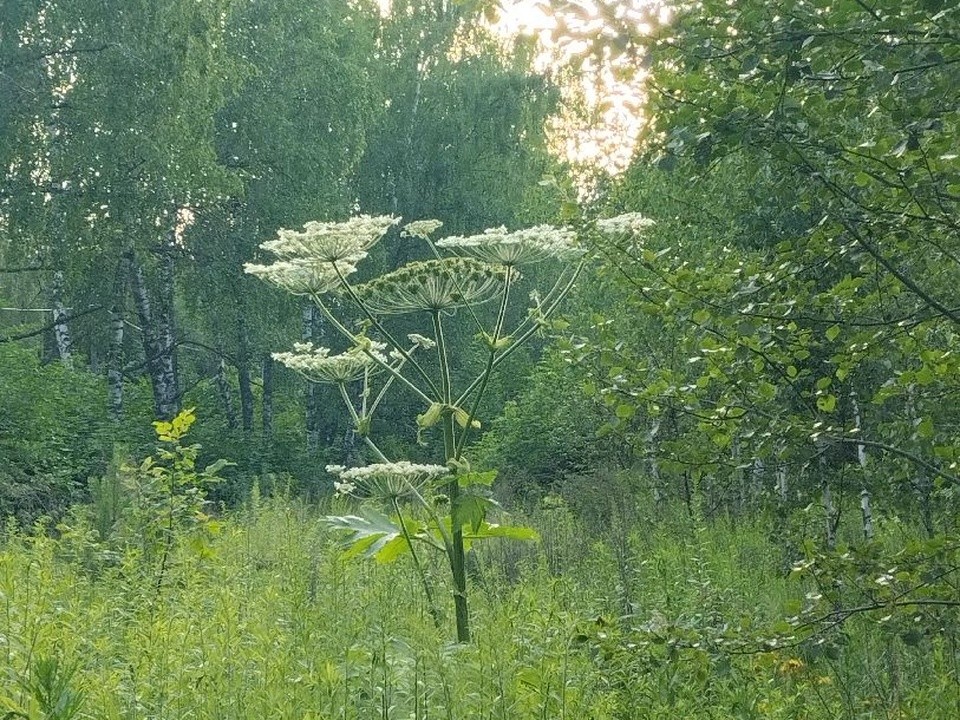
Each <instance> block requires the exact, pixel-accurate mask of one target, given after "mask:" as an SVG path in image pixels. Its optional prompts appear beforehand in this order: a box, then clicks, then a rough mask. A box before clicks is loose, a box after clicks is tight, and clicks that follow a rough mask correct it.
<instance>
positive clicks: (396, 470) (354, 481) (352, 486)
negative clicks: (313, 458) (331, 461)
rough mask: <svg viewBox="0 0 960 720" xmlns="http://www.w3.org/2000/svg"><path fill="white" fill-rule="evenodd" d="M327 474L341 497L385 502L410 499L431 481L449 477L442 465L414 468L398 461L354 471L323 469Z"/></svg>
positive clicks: (337, 468)
mask: <svg viewBox="0 0 960 720" xmlns="http://www.w3.org/2000/svg"><path fill="white" fill-rule="evenodd" d="M327 472H329V473H332V474H334V475H336V476H337V477H338V478H339V480H338V481H335V482H334V487H336V488H337V491H338V492H341V493H342V494H349V495H353V496H355V497H374V498H380V499H385V500H386V499H393V498H396V499H399V498H402V497H405V496H407V495H413V494H414V492H419V491H420V490H421V489H422V488H423V487H424V486H425V485H426V484H427V483H429V482H431V481H432V480H436V479H438V478H442V477H446V476H447V475H449V474H450V469H449V468H446V467H444V466H443V465H418V464H416V463H411V462H407V461H406V460H401V461H400V462H394V463H374V464H373V465H365V466H364V467H355V468H344V467H343V466H340V465H327Z"/></svg>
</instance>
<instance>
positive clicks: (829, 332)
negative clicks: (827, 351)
mask: <svg viewBox="0 0 960 720" xmlns="http://www.w3.org/2000/svg"><path fill="white" fill-rule="evenodd" d="M839 334H840V326H839V325H831V326H830V327H828V328H827V329H826V332H824V335H826V336H827V340H829V341H830V342H833V341H834V340H836V339H837V336H838V335H839Z"/></svg>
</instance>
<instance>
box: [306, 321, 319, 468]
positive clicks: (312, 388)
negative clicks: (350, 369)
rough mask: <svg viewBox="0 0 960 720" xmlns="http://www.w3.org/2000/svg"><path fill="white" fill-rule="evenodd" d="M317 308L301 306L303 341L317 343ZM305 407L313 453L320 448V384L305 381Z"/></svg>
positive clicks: (309, 441) (308, 439)
mask: <svg viewBox="0 0 960 720" xmlns="http://www.w3.org/2000/svg"><path fill="white" fill-rule="evenodd" d="M316 314H317V309H316V308H315V307H314V305H313V303H309V304H306V305H304V306H303V314H302V318H303V326H302V328H303V335H302V337H303V341H304V342H315V343H319V342H320V340H321V338H320V337H319V335H320V333H319V328H318V327H317V320H316ZM306 400H307V407H306V418H305V420H306V428H307V452H308V453H314V452H316V451H317V450H319V449H320V440H321V438H320V433H321V426H322V424H321V422H320V386H319V385H317V384H316V383H312V382H307V397H306Z"/></svg>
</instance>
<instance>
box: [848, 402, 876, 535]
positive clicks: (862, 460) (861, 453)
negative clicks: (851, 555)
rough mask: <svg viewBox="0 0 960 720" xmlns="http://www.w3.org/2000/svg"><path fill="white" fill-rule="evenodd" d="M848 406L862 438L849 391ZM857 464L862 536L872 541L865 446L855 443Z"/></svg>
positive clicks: (859, 419) (855, 404)
mask: <svg viewBox="0 0 960 720" xmlns="http://www.w3.org/2000/svg"><path fill="white" fill-rule="evenodd" d="M850 406H851V409H852V410H853V428H854V430H855V431H856V433H857V437H858V438H862V437H863V418H862V416H861V415H860V403H859V402H857V393H856V391H855V390H851V391H850ZM857 463H858V464H859V465H860V514H861V517H862V519H863V536H864V537H865V538H866V539H867V540H868V541H869V540H873V511H872V510H871V509H870V490H869V489H868V488H867V446H866V445H863V444H862V443H857Z"/></svg>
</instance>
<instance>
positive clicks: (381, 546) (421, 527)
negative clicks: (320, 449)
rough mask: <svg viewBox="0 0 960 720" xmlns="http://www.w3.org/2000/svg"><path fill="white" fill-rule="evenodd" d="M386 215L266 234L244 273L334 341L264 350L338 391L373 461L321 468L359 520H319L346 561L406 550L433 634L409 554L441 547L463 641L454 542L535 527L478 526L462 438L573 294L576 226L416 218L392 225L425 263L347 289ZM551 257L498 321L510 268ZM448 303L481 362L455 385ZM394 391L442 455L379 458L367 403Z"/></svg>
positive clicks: (480, 515) (636, 227) (623, 220)
mask: <svg viewBox="0 0 960 720" xmlns="http://www.w3.org/2000/svg"><path fill="white" fill-rule="evenodd" d="M399 221H400V219H399V218H397V217H394V216H378V217H371V216H365V215H364V216H360V217H357V218H352V219H351V220H347V221H345V222H341V223H336V222H309V223H307V224H306V225H304V226H303V230H301V231H291V230H280V231H279V232H278V237H277V238H275V239H273V240H269V241H267V242H265V243H263V244H261V246H260V247H261V249H262V250H264V251H266V252H267V253H270V254H272V255H273V256H275V258H276V260H275V261H274V262H273V263H272V264H270V265H259V264H248V265H246V266H245V269H246V271H247V272H248V273H250V274H252V275H255V276H257V277H260V278H261V279H263V280H265V281H268V282H271V283H273V284H275V285H277V286H279V287H281V288H283V289H285V290H287V291H288V292H291V293H294V294H298V295H307V296H309V297H310V298H311V299H312V300H313V302H314V303H315V304H316V305H317V307H318V308H319V309H320V311H321V313H322V315H323V316H324V317H325V318H326V319H327V321H328V322H329V323H330V325H331V327H333V328H334V329H335V330H336V331H337V332H338V333H339V334H340V335H341V336H342V337H343V339H344V340H345V342H346V345H347V347H346V349H345V350H343V351H342V352H337V353H335V352H334V351H333V350H331V349H329V348H325V347H314V346H312V345H310V344H309V343H307V344H298V345H295V346H294V350H293V352H282V353H275V354H274V356H273V357H274V358H275V359H276V360H277V361H279V362H281V363H283V364H284V365H286V366H287V367H289V368H291V369H292V370H295V371H296V372H298V373H300V374H301V375H303V376H304V377H305V378H306V379H307V380H309V381H310V382H316V383H328V384H332V385H335V386H336V387H337V388H338V390H339V393H340V395H341V398H342V399H343V401H344V404H345V405H346V406H347V410H348V412H349V415H350V418H351V421H352V422H353V424H354V426H355V429H356V431H357V434H358V435H359V436H360V437H361V438H363V440H364V443H365V444H366V446H367V448H368V449H369V451H370V453H371V455H372V456H373V458H374V459H375V462H374V463H372V464H370V465H366V466H362V467H357V468H343V467H340V466H329V467H328V468H327V469H328V471H330V472H331V473H332V474H333V475H335V476H336V478H337V479H336V481H335V483H334V486H335V488H336V489H337V491H338V492H339V493H341V494H344V495H350V496H352V497H357V498H361V499H362V500H363V501H364V503H365V504H364V506H363V507H362V509H361V511H360V512H359V514H357V515H348V516H336V517H334V516H331V517H328V518H326V520H327V522H328V524H329V525H331V526H332V527H334V528H336V529H339V530H343V531H346V532H348V533H349V534H348V535H347V537H346V540H345V543H344V545H345V548H346V550H345V552H346V554H347V555H348V556H365V557H372V558H375V559H377V560H378V561H381V562H386V561H390V560H394V559H396V558H397V557H399V556H400V555H402V554H404V553H409V554H410V556H411V560H412V562H413V564H414V567H415V569H416V572H417V574H418V575H419V577H420V582H421V584H422V586H423V590H424V594H425V596H426V599H427V603H428V607H429V610H430V614H431V616H432V617H433V619H434V622H435V623H436V624H437V626H438V628H439V627H440V626H441V624H442V623H441V620H442V615H441V612H440V608H439V606H438V605H437V603H436V598H435V596H434V593H433V588H432V586H431V584H430V582H429V579H428V578H427V576H426V574H425V571H424V567H423V563H422V561H421V558H420V555H419V553H418V550H417V548H418V547H423V548H427V549H430V550H438V551H440V552H442V553H443V554H444V555H445V556H446V559H447V564H448V566H449V570H450V580H451V583H452V595H453V605H454V615H455V620H456V632H457V640H458V641H459V642H468V641H469V640H470V615H469V608H468V603H467V578H466V564H465V554H466V550H467V549H468V548H469V546H470V544H472V543H473V542H476V541H478V540H482V539H485V538H490V537H509V538H515V539H525V540H529V539H535V538H536V533H534V532H533V531H532V530H529V529H527V528H522V527H514V526H504V525H498V524H496V523H493V522H491V521H490V520H489V518H488V513H489V511H490V510H491V509H493V508H495V507H496V504H495V502H494V501H493V500H492V499H490V497H489V492H488V491H487V489H486V488H487V486H489V485H490V484H491V483H492V482H493V479H494V477H495V473H494V472H487V473H480V472H475V471H472V470H471V468H470V463H469V461H468V459H467V458H466V457H465V452H466V449H467V443H468V440H469V438H470V436H471V433H473V432H475V431H476V430H478V429H479V428H480V420H479V419H478V418H477V413H478V412H479V410H480V407H481V401H482V399H483V397H484V394H485V392H486V390H487V388H488V384H489V380H490V378H491V377H492V375H493V373H494V372H495V371H496V369H497V368H498V367H499V366H500V365H501V364H502V363H503V362H504V361H505V360H506V359H507V358H508V357H510V356H511V355H512V354H513V353H514V352H516V350H517V348H519V347H520V346H521V345H523V343H525V342H527V341H528V340H530V339H531V338H532V337H533V336H534V334H536V333H537V332H538V331H540V330H542V329H543V328H544V327H546V326H547V325H548V323H549V320H550V317H551V316H552V315H553V314H554V313H555V312H556V311H557V309H558V308H559V307H560V304H561V302H562V301H563V299H564V298H565V297H566V296H567V295H568V294H569V293H570V292H571V291H572V289H573V288H574V285H575V283H576V281H577V278H578V277H579V274H580V272H581V270H582V269H583V267H584V264H585V262H586V254H585V249H584V247H583V245H582V244H581V243H580V241H579V239H578V233H577V232H575V231H574V230H572V229H570V228H557V227H552V226H549V225H538V226H536V227H531V228H526V229H523V230H517V231H512V232H511V231H508V230H507V229H506V228H503V227H501V228H493V229H490V230H486V231H484V232H483V233H480V234H477V235H470V236H449V237H446V238H442V239H440V240H434V239H433V235H434V234H435V233H436V231H437V230H438V229H439V228H440V227H441V223H440V222H439V221H437V220H420V221H416V222H412V223H409V224H407V225H405V226H403V228H402V230H401V231H400V235H401V237H404V238H407V239H419V240H421V241H424V242H426V243H427V245H428V248H429V250H430V252H431V253H432V255H433V258H432V259H429V260H420V261H414V262H410V263H407V264H406V265H403V266H401V267H399V268H396V269H394V270H392V271H390V272H386V273H384V274H382V275H380V276H379V277H376V278H374V279H372V280H369V281H368V282H365V283H362V284H352V283H351V281H350V277H351V276H352V275H353V273H354V272H355V271H356V269H357V265H358V264H359V263H360V262H361V261H362V260H363V259H364V258H365V257H366V256H367V253H368V252H369V250H370V248H371V247H373V245H374V244H376V243H377V242H378V241H380V240H381V239H382V238H383V237H384V236H385V235H386V234H387V233H388V232H390V230H391V229H392V228H393V227H394V226H396V225H397V224H398V223H399ZM647 222H648V221H646V220H645V219H644V218H642V217H641V216H636V215H630V216H622V217H620V218H615V219H611V220H608V221H601V223H606V224H605V225H600V224H598V230H599V231H600V232H604V233H610V232H614V233H617V234H632V235H637V234H639V233H640V232H641V231H642V230H643V228H644V227H646V224H647ZM551 263H552V264H553V267H556V268H558V270H557V272H556V277H555V279H554V281H553V283H552V286H550V288H549V290H548V291H547V293H546V294H545V295H542V296H541V295H540V294H539V293H538V292H537V291H536V290H534V291H533V292H531V293H529V295H528V297H529V298H530V300H531V305H530V306H528V307H527V310H526V313H524V314H523V315H522V316H521V317H522V319H521V320H520V321H519V322H518V323H517V324H516V327H513V328H512V329H510V328H508V327H507V325H508V318H509V317H510V316H511V313H510V308H511V305H512V304H513V303H515V302H516V299H517V298H518V297H522V294H521V293H518V292H515V289H516V288H517V286H518V284H519V283H520V282H522V280H523V276H522V275H521V268H524V267H525V266H528V265H532V264H547V265H549V264H551ZM332 293H336V294H337V296H339V297H340V298H341V299H343V298H346V299H347V300H349V302H350V303H352V304H353V305H355V306H356V308H357V309H358V310H359V312H360V314H361V316H362V317H363V319H364V322H363V329H362V330H359V331H353V330H351V329H349V328H348V327H347V325H346V324H345V322H344V321H343V320H341V319H340V318H338V317H337V314H336V313H335V312H334V311H333V308H334V307H336V306H337V304H335V303H330V302H327V301H326V297H327V296H328V295H329V294H332ZM494 301H496V302H494ZM490 308H495V309H493V310H491V309H490ZM461 311H462V314H465V315H467V316H468V318H469V320H470V321H471V322H473V323H474V324H475V325H476V326H477V329H478V330H479V332H478V333H477V338H478V342H480V343H481V344H482V348H483V353H484V358H485V359H484V364H483V369H482V370H481V371H480V373H479V374H478V375H477V376H475V377H474V378H473V379H471V380H470V381H469V382H467V383H466V384H465V386H464V387H463V388H455V387H454V382H455V378H454V375H453V372H452V367H453V366H454V363H453V360H454V355H455V352H454V351H455V350H456V349H457V348H454V347H452V346H451V344H450V343H449V341H448V338H447V333H446V327H445V326H446V324H447V323H450V322H453V321H455V320H457V319H458V318H459V317H462V314H461ZM407 314H419V315H424V316H427V317H429V325H428V327H429V332H430V333H431V337H427V336H425V335H420V334H416V333H413V334H409V335H407V336H406V339H407V341H408V343H401V342H400V341H399V339H398V337H397V335H396V334H395V333H394V332H393V331H392V330H391V329H390V327H389V326H388V323H390V322H391V320H392V318H395V317H396V316H399V315H407ZM424 351H429V352H427V353H426V354H424ZM431 356H433V357H434V358H435V359H434V360H433V361H431V360H430V357H431ZM374 384H377V385H379V387H378V388H374V387H373V386H374ZM358 385H359V386H360V390H359V397H360V402H359V409H358V405H357V403H356V402H355V400H354V399H353V398H352V397H351V389H353V388H356V387H357V386H358ZM398 385H399V386H403V387H406V388H407V389H409V390H411V391H412V392H413V393H414V394H415V396H416V397H417V398H418V399H419V401H420V402H421V403H422V405H423V411H422V412H421V413H420V414H418V415H417V417H416V424H417V429H418V440H419V439H420V437H421V436H422V435H423V434H424V433H427V432H429V431H431V429H434V428H439V430H440V433H441V436H442V448H443V450H442V453H443V456H442V463H438V464H436V465H417V464H414V463H409V462H406V461H400V462H391V461H390V460H389V458H388V457H387V455H386V454H385V453H384V452H382V451H381V450H380V448H379V447H378V446H377V445H376V443H375V442H374V441H373V439H372V438H371V434H372V429H373V427H372V423H373V419H374V416H375V413H376V411H377V410H378V408H379V407H381V403H382V401H383V400H384V398H385V397H386V395H387V394H388V392H389V391H390V389H391V388H393V387H396V386H398ZM370 398H373V399H372V401H371V400H370ZM467 403H469V409H466V405H467ZM378 505H379V506H378ZM381 508H382V509H385V510H386V511H387V512H388V513H390V515H389V516H388V515H385V514H384V513H383V512H382V511H381Z"/></svg>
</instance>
